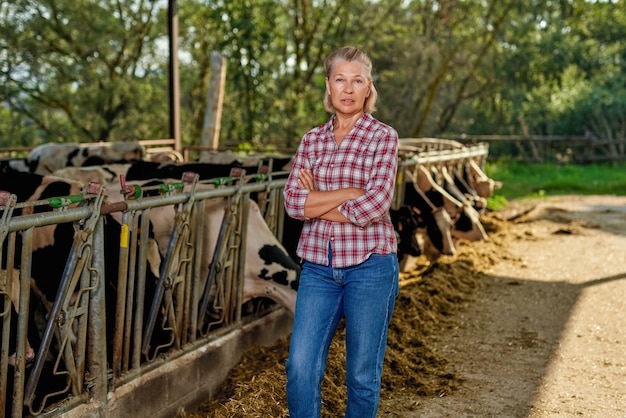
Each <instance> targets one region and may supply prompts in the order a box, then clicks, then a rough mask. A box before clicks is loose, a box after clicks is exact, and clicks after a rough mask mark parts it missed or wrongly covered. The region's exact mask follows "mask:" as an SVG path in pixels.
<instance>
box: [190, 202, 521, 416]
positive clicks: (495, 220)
mask: <svg viewBox="0 0 626 418" xmlns="http://www.w3.org/2000/svg"><path fill="white" fill-rule="evenodd" d="M482 222H483V225H484V227H485V229H486V231H487V232H488V234H489V240H486V241H480V242H472V243H467V242H461V243H459V244H458V248H457V249H458V252H457V254H456V255H455V256H451V257H447V256H446V257H440V258H438V259H437V260H435V261H430V260H428V259H426V258H425V257H424V258H419V259H418V260H417V263H416V268H415V269H414V270H412V271H411V272H409V273H402V275H401V278H400V279H401V281H400V284H401V288H400V294H399V296H398V298H397V301H396V308H395V312H394V317H393V319H392V322H391V325H390V328H389V336H388V344H387V353H386V356H385V364H384V369H383V383H382V388H381V400H382V399H392V398H393V394H394V393H395V392H396V391H398V392H400V391H401V392H403V393H405V394H406V393H412V394H416V395H419V396H432V395H440V396H442V395H445V394H447V393H450V392H452V391H454V390H455V388H456V387H457V386H458V384H459V380H458V377H457V376H455V375H454V374H452V373H449V372H447V371H446V367H445V366H446V364H447V361H446V359H445V358H444V357H443V356H442V355H441V354H440V353H438V352H436V351H433V349H432V348H431V347H430V345H429V339H428V336H429V335H431V334H432V333H433V332H440V331H441V329H445V327H446V319H447V318H449V317H450V315H451V314H453V313H454V312H455V311H456V310H457V309H458V308H459V307H460V306H462V304H463V303H464V302H465V301H466V300H468V298H469V297H471V295H472V293H473V291H474V290H475V289H477V288H478V287H479V286H480V285H481V278H482V277H483V273H484V272H485V271H486V270H487V269H488V268H489V267H490V266H492V265H493V264H495V263H496V262H497V261H498V260H500V259H502V258H503V257H506V254H505V253H504V251H505V250H504V249H503V246H502V244H503V240H504V239H505V238H506V237H507V223H508V221H507V220H506V219H505V218H504V217H502V216H501V215H497V214H494V213H488V214H485V215H484V216H483V219H482ZM507 239H510V236H509V237H508V238H507ZM344 338H345V334H344V330H343V328H342V326H341V325H340V327H339V330H338V332H337V334H336V335H335V338H334V340H333V342H332V344H331V348H330V353H329V357H328V363H327V369H326V370H327V371H326V376H325V378H324V382H323V384H322V398H323V405H322V416H323V417H336V416H342V415H343V412H344V409H345V400H346V388H345V384H344V379H345V373H344V364H345V351H344ZM288 345H289V341H288V340H287V339H282V340H280V341H278V342H277V343H275V344H273V345H271V346H269V347H254V348H251V349H250V350H248V351H247V352H246V353H245V354H244V356H243V358H242V360H241V362H240V363H239V364H238V365H237V366H235V367H234V368H233V369H232V370H231V372H230V374H229V375H228V377H227V379H226V381H225V382H224V383H223V384H222V386H221V387H220V389H219V390H218V392H217V393H216V394H215V396H214V397H213V398H212V399H210V400H208V401H207V402H206V403H205V404H203V405H202V406H201V407H200V408H198V410H197V411H195V412H193V413H186V414H183V415H181V417H185V418H199V417H210V418H225V417H275V418H280V417H288V412H287V400H286V394H285V386H286V378H285V362H286V360H287V355H288Z"/></svg>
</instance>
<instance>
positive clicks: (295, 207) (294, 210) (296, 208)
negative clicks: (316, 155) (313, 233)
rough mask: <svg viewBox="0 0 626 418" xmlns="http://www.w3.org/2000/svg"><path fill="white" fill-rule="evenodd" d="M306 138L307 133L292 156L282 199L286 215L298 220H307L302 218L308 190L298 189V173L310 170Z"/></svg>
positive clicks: (307, 139) (307, 140) (304, 217)
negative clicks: (304, 169)
mask: <svg viewBox="0 0 626 418" xmlns="http://www.w3.org/2000/svg"><path fill="white" fill-rule="evenodd" d="M308 137H309V133H307V134H306V135H305V136H304V137H303V138H302V140H301V141H300V145H299V146H298V149H297V151H296V155H295V156H294V160H293V166H292V168H291V172H290V173H289V177H288V178H287V183H286V184H285V188H284V189H283V197H284V198H285V211H286V212H287V215H289V216H290V217H292V218H294V219H298V220H308V219H309V218H307V217H306V216H304V204H305V202H306V199H307V197H308V196H309V192H310V190H307V189H301V188H299V187H298V173H299V172H300V170H301V169H303V168H310V167H309V165H308V159H307V157H306V154H307V148H308V147H307V144H308V142H309V138H308Z"/></svg>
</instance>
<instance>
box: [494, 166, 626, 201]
mask: <svg viewBox="0 0 626 418" xmlns="http://www.w3.org/2000/svg"><path fill="white" fill-rule="evenodd" d="M485 172H486V173H487V175H488V176H489V177H491V178H493V179H494V180H498V181H501V182H502V183H503V186H502V188H501V189H498V190H496V191H495V193H494V197H492V198H490V199H489V202H488V206H489V207H490V208H491V209H498V208H502V207H504V206H506V204H507V202H508V201H509V200H512V199H523V198H537V197H547V196H557V195H619V196H626V163H619V164H593V165H556V164H522V163H512V162H490V163H487V165H486V167H485Z"/></svg>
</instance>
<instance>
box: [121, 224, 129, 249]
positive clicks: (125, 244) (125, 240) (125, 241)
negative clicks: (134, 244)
mask: <svg viewBox="0 0 626 418" xmlns="http://www.w3.org/2000/svg"><path fill="white" fill-rule="evenodd" d="M120 248H128V225H126V224H122V231H121V232H120Z"/></svg>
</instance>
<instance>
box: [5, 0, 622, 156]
mask: <svg viewBox="0 0 626 418" xmlns="http://www.w3.org/2000/svg"><path fill="white" fill-rule="evenodd" d="M166 7H167V2H164V1H152V0H120V1H117V2H107V1H101V0H14V1H11V2H6V1H5V2H0V56H1V57H2V59H1V60H0V80H1V85H2V88H1V89H0V97H1V99H0V100H1V101H2V103H3V107H4V108H5V109H6V110H7V111H8V113H4V114H2V115H0V144H1V145H11V144H15V145H22V144H28V143H29V141H30V144H29V145H37V144H38V143H41V142H47V141H81V142H86V141H100V140H105V141H106V140H127V139H154V138H166V137H169V135H170V134H169V109H168V105H169V98H168V95H169V93H168V81H169V80H168V59H169V57H168V51H167V48H165V46H167V35H168V25H167V19H166V15H167V9H166ZM625 10H626V8H624V0H617V1H611V2H609V1H598V2H596V1H593V2H592V1H585V0H564V1H559V2H545V1H540V0H532V1H519V0H500V1H489V2H484V1H478V0H469V1H463V2H433V1H430V0H428V1H423V0H413V1H403V0H387V1H384V2H383V1H372V0H351V1H349V2H346V1H335V0H320V1H314V2H311V1H305V0H296V1H294V2H285V1H281V0H258V1H250V0H232V1H223V0H222V1H210V2H208V1H205V0H180V1H179V2H178V22H179V41H178V46H179V50H180V53H179V58H180V66H179V72H180V88H181V106H182V109H181V130H182V134H183V138H182V142H183V144H199V143H200V135H201V132H202V128H203V123H204V113H205V106H206V94H207V88H208V85H209V82H210V79H209V77H210V56H211V52H212V51H218V52H220V53H221V54H222V56H223V57H224V58H225V60H226V63H227V67H226V84H225V94H224V101H223V112H222V120H221V132H220V143H221V144H222V145H224V146H233V145H237V144H238V143H240V142H247V143H251V144H255V146H258V145H265V144H268V143H276V142H279V143H280V145H281V146H283V147H284V146H295V145H296V144H297V142H298V141H299V139H300V138H301V136H302V134H304V132H305V131H306V130H308V129H310V128H311V127H312V126H315V125H317V124H320V123H322V122H324V121H325V120H326V118H327V117H328V114H327V113H326V112H325V110H324V109H323V106H322V98H323V95H324V89H325V84H324V73H323V68H322V67H323V60H324V57H325V56H326V55H327V54H328V53H329V52H331V51H332V50H334V49H335V48H337V47H339V46H343V45H346V44H350V45H355V46H358V47H361V48H363V49H365V50H366V51H367V52H368V53H369V54H370V55H371V57H372V59H373V61H374V66H375V83H376V87H377V89H378V92H379V106H378V108H379V110H378V111H377V113H376V116H377V117H378V118H379V119H381V120H383V121H385V122H387V123H389V124H391V125H392V126H394V127H395V128H396V129H397V130H398V132H399V134H400V136H401V137H419V136H422V137H428V136H442V137H445V136H449V135H453V134H457V133H468V134H539V135H546V134H569V135H582V134H585V133H590V134H593V135H595V136H596V137H598V138H603V139H624V137H625V136H626V121H625V120H624V118H623V115H624V111H625V108H626V81H625V80H626V77H625V73H626V11H625Z"/></svg>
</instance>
